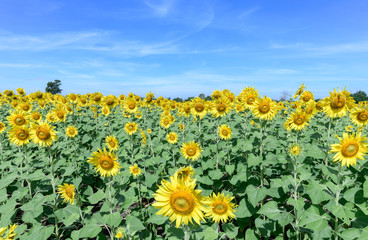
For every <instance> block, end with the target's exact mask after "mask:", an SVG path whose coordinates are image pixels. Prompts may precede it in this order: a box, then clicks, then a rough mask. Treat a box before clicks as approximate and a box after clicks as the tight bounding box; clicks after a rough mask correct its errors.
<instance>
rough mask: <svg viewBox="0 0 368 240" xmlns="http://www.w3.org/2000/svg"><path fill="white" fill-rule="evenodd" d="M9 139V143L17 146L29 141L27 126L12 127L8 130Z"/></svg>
mask: <svg viewBox="0 0 368 240" xmlns="http://www.w3.org/2000/svg"><path fill="white" fill-rule="evenodd" d="M9 139H10V142H11V143H14V144H15V145H18V146H23V145H25V144H28V143H29V140H30V132H29V128H28V127H27V126H21V127H15V128H12V129H11V130H10V132H9Z"/></svg>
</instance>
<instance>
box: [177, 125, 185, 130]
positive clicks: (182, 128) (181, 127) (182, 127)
mask: <svg viewBox="0 0 368 240" xmlns="http://www.w3.org/2000/svg"><path fill="white" fill-rule="evenodd" d="M178 126H179V129H180V131H184V129H185V125H184V124H182V123H179V124H178Z"/></svg>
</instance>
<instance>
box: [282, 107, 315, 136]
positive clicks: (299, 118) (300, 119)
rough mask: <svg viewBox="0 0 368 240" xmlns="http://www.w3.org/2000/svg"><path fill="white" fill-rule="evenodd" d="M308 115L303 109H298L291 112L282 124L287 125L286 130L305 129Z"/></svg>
mask: <svg viewBox="0 0 368 240" xmlns="http://www.w3.org/2000/svg"><path fill="white" fill-rule="evenodd" d="M309 121H310V116H309V115H308V114H306V113H305V112H304V111H302V110H300V109H298V110H297V111H296V112H294V113H292V114H291V115H290V116H289V117H288V119H286V122H287V123H285V125H284V126H287V128H286V130H288V131H291V130H295V131H301V130H303V129H305V127H306V126H307V125H309V123H308V122H309Z"/></svg>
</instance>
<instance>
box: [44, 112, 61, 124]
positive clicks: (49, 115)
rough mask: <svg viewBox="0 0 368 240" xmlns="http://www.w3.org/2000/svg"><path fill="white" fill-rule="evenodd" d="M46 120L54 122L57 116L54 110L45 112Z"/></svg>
mask: <svg viewBox="0 0 368 240" xmlns="http://www.w3.org/2000/svg"><path fill="white" fill-rule="evenodd" d="M46 120H47V121H49V122H52V123H56V122H57V121H58V118H57V117H56V115H55V113H54V112H49V113H47V114H46Z"/></svg>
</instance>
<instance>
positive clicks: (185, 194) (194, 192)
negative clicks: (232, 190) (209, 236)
mask: <svg viewBox="0 0 368 240" xmlns="http://www.w3.org/2000/svg"><path fill="white" fill-rule="evenodd" d="M195 187H196V182H195V179H194V180H192V181H186V182H185V183H183V182H182V183H179V182H178V181H177V179H175V177H170V181H166V180H163V181H161V186H159V187H158V190H157V191H156V193H155V194H153V196H154V198H155V200H156V202H155V203H153V204H152V206H154V207H155V208H158V209H160V210H159V211H158V212H157V213H156V214H157V215H163V216H165V217H166V216H167V217H169V219H170V221H171V222H174V221H176V222H175V226H176V228H179V227H180V225H181V224H182V223H184V224H186V225H188V224H189V222H190V223H192V224H193V220H194V221H195V222H196V223H197V224H198V225H200V224H201V220H204V218H203V212H202V211H204V210H205V208H204V206H203V198H202V195H201V192H202V190H198V189H195Z"/></svg>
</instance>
